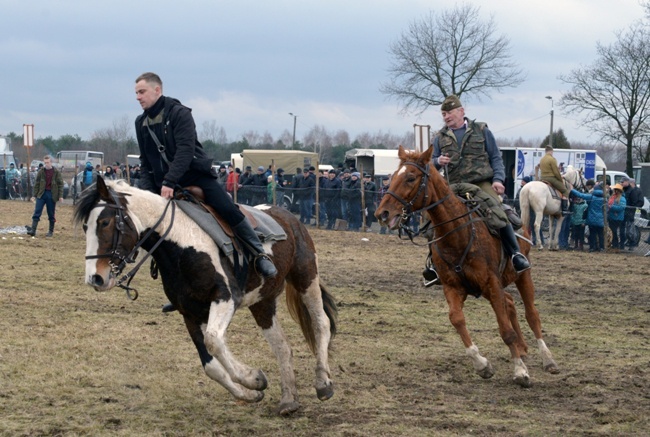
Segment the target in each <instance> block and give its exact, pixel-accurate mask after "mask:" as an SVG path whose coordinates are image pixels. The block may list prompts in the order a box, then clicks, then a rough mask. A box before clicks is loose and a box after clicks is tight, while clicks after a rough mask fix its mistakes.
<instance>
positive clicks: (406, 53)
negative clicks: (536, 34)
mask: <svg viewBox="0 0 650 437" xmlns="http://www.w3.org/2000/svg"><path fill="white" fill-rule="evenodd" d="M479 11H480V8H479V7H477V6H472V5H467V4H465V5H457V6H456V7H454V8H453V9H450V10H445V11H443V12H442V13H441V14H440V15H435V14H434V13H433V12H431V13H429V15H428V16H427V17H425V18H423V19H422V20H421V21H415V22H413V23H412V24H411V25H410V26H409V29H408V30H407V31H406V32H404V33H403V34H402V35H401V37H400V38H399V39H398V40H397V41H395V42H394V43H392V44H391V45H390V48H389V53H390V55H392V58H393V61H392V64H391V67H390V68H389V70H388V72H389V74H390V77H391V79H390V82H388V83H385V84H383V85H382V86H381V87H380V91H381V92H382V93H383V94H386V95H388V96H389V97H392V98H394V99H396V100H397V101H398V102H401V104H402V105H403V107H402V113H409V112H415V113H418V114H421V113H422V112H424V111H425V110H426V109H427V108H428V107H430V106H438V105H440V104H441V103H442V101H443V100H444V99H445V97H447V96H448V95H450V94H456V95H457V96H461V95H467V96H477V97H479V98H480V97H481V96H488V95H489V94H490V93H491V92H492V91H494V90H497V91H500V90H503V89H504V88H508V87H515V86H517V85H519V84H520V83H522V82H523V81H524V79H525V75H524V74H523V73H522V70H520V69H519V68H518V66H517V64H516V63H515V62H514V61H512V58H511V55H510V41H509V39H508V38H507V37H506V36H504V35H501V36H498V35H496V32H497V29H496V24H495V22H494V18H493V17H491V18H490V20H489V21H487V22H483V21H481V20H480V19H479Z"/></svg>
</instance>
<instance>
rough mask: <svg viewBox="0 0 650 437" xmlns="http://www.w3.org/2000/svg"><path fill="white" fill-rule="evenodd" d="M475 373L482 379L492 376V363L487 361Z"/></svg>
mask: <svg viewBox="0 0 650 437" xmlns="http://www.w3.org/2000/svg"><path fill="white" fill-rule="evenodd" d="M476 373H478V375H479V376H480V377H481V378H483V379H490V378H492V377H493V376H494V369H493V368H492V364H490V363H489V362H488V364H487V366H485V367H483V368H482V369H481V370H478V371H477V372H476Z"/></svg>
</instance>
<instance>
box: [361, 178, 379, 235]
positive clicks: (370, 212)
mask: <svg viewBox="0 0 650 437" xmlns="http://www.w3.org/2000/svg"><path fill="white" fill-rule="evenodd" d="M363 191H364V195H363V196H364V197H363V201H364V206H365V210H364V214H365V217H366V226H368V227H370V225H371V224H372V222H373V221H376V219H375V210H376V209H377V204H376V203H375V199H376V198H377V185H376V184H375V183H374V182H373V180H372V176H371V175H369V174H368V173H366V174H364V175H363Z"/></svg>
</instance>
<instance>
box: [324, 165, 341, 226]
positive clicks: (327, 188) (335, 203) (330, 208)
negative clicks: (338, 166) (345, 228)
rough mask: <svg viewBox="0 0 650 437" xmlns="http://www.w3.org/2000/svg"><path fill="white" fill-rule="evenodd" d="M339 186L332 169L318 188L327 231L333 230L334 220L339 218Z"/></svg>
mask: <svg viewBox="0 0 650 437" xmlns="http://www.w3.org/2000/svg"><path fill="white" fill-rule="evenodd" d="M341 186H342V184H341V180H340V179H339V178H337V177H336V170H334V169H332V170H330V171H329V172H328V173H327V179H325V180H324V181H323V184H322V185H321V187H320V189H321V190H320V197H321V199H324V200H325V211H326V213H327V229H334V225H335V223H336V219H338V218H341Z"/></svg>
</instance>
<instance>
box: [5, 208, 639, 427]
mask: <svg viewBox="0 0 650 437" xmlns="http://www.w3.org/2000/svg"><path fill="white" fill-rule="evenodd" d="M32 208H33V205H32V204H31V203H29V202H15V201H14V202H12V201H0V228H4V229H6V228H13V229H19V228H16V227H17V226H18V227H19V226H20V225H24V224H26V223H28V222H29V221H30V216H31V213H32ZM71 213H72V207H71V206H69V205H60V207H59V211H58V218H59V224H58V225H57V229H56V234H55V237H54V238H52V239H46V238H44V236H43V233H42V232H41V233H39V234H38V235H37V238H34V239H32V238H27V237H26V236H25V235H21V234H12V233H9V234H1V235H0V260H1V263H0V264H1V271H2V273H1V274H0V435H12V436H14V435H25V436H32V435H274V436H279V435H328V436H330V435H341V436H377V435H405V436H413V435H539V436H546V435H642V434H647V433H648V429H649V426H650V418H649V415H648V411H650V285H649V284H650V273H649V271H650V269H649V267H650V257H649V258H644V257H640V256H635V255H631V254H627V253H625V254H609V253H603V254H588V253H576V252H548V251H543V252H537V251H535V252H534V253H533V254H532V255H531V260H532V262H533V265H534V269H533V278H534V281H535V284H536V297H537V306H538V309H539V311H540V314H541V318H542V324H543V328H544V333H545V339H546V342H547V345H548V346H549V348H550V349H551V351H552V352H553V354H554V356H555V359H556V361H557V363H558V365H559V366H560V369H561V372H560V373H559V374H557V375H550V374H547V373H545V372H544V371H543V369H542V367H541V360H540V359H539V357H538V355H537V349H536V345H535V342H534V338H533V336H532V333H531V332H530V330H529V329H528V328H527V325H526V324H525V320H524V318H523V308H522V305H521V302H520V300H519V299H518V296H517V297H516V301H517V307H518V310H519V311H520V321H521V323H522V327H523V328H524V333H525V335H526V339H527V341H528V343H529V350H530V355H529V357H528V359H527V361H526V363H527V365H528V368H529V372H530V375H531V378H532V382H533V385H532V387H531V388H527V389H524V388H521V387H518V386H516V385H514V384H513V382H512V381H511V379H512V364H511V362H510V359H509V352H508V349H507V347H506V346H505V345H504V344H503V343H502V341H501V339H500V337H499V335H498V331H497V325H496V321H495V319H494V314H493V312H492V311H491V309H490V307H489V305H488V303H487V301H485V300H483V299H474V298H469V299H468V301H467V304H466V311H465V313H466V316H467V319H468V327H469V329H470V331H471V334H472V336H473V340H474V342H475V343H476V344H477V345H478V347H479V348H480V350H481V352H482V353H483V355H484V356H486V357H487V358H488V359H489V360H490V361H491V362H492V365H493V366H494V368H495V371H496V373H495V375H494V377H493V378H491V379H489V380H483V379H481V378H480V377H479V376H478V375H476V373H475V372H474V371H473V368H472V365H471V363H470V362H469V360H468V358H466V357H465V353H464V350H463V346H462V343H461V342H460V339H459V337H458V335H457V334H456V332H455V330H454V329H453V327H452V326H451V325H450V323H449V320H448V317H447V307H446V303H445V300H444V297H443V295H442V291H441V289H440V288H439V287H433V288H428V289H425V288H424V287H422V285H421V282H420V271H421V269H422V263H423V260H424V254H425V250H426V249H425V248H423V247H417V246H414V245H412V244H411V243H410V242H408V241H400V240H399V239H398V238H397V237H396V236H384V235H379V234H377V233H375V232H370V233H347V232H336V231H324V230H318V229H315V228H310V232H311V234H312V236H313V238H314V240H315V242H316V246H317V250H318V254H319V263H320V269H321V273H322V277H323V280H324V282H325V284H326V285H327V287H328V289H329V291H330V292H331V293H332V294H333V295H334V296H335V298H336V302H337V303H338V306H339V331H338V334H337V336H336V338H335V339H334V345H333V352H332V357H331V359H330V365H331V368H332V373H333V374H332V378H333V380H334V381H335V384H336V393H335V395H334V397H333V398H332V399H330V400H328V401H326V402H320V401H318V400H317V399H316V396H315V391H314V389H313V388H312V386H311V384H312V379H313V366H314V360H313V357H312V356H311V354H310V352H309V350H308V348H307V346H306V344H305V342H304V341H303V340H302V338H301V336H300V334H299V330H298V328H297V326H296V324H295V323H294V322H293V321H292V320H291V319H290V317H289V316H288V315H287V314H286V311H284V304H283V303H282V305H281V307H282V308H283V309H282V311H283V312H282V320H283V325H284V328H285V331H286V333H287V335H288V336H289V338H290V341H291V344H292V347H293V349H294V359H295V366H296V379H297V383H298V388H299V392H300V396H301V403H302V408H301V410H299V411H298V412H297V413H296V414H294V415H293V416H291V417H289V418H280V417H278V416H277V415H276V414H275V407H276V406H277V403H278V402H279V384H278V369H277V365H276V364H275V360H274V357H273V356H272V354H271V352H270V349H269V348H268V346H267V345H266V343H265V341H264V339H263V337H262V335H261V334H260V333H259V332H258V331H257V330H256V328H255V325H254V323H253V321H252V318H251V317H250V314H249V313H248V312H247V311H246V310H242V311H240V312H238V313H237V315H236V316H235V321H234V322H233V324H232V326H231V327H230V329H229V341H230V344H231V346H232V349H233V351H234V352H235V353H236V354H237V355H238V356H240V358H241V359H242V361H244V362H246V363H248V364H251V365H254V366H258V367H260V368H262V369H263V370H264V371H265V372H266V375H267V377H268V379H269V382H270V387H269V389H268V390H267V395H266V397H265V399H264V400H263V401H262V402H260V403H258V404H254V405H248V404H243V403H241V402H237V401H235V400H234V399H233V398H232V397H231V396H230V395H229V394H228V393H227V392H226V391H225V390H224V389H223V388H221V387H220V386H219V385H218V384H217V383H215V382H214V381H212V380H210V379H209V378H208V377H207V376H205V375H204V373H203V371H202V369H201V366H200V362H199V359H198V356H197V354H196V352H195V349H194V347H193V346H192V344H191V342H190V340H189V336H188V335H187V333H186V331H185V328H184V325H183V324H182V320H181V318H180V316H179V315H178V314H174V313H172V314H162V313H161V312H160V307H161V305H162V304H163V303H165V299H164V296H163V293H162V290H161V288H160V283H159V281H153V280H152V279H151V278H149V277H148V275H147V271H146V269H142V271H141V273H139V274H138V276H137V277H136V278H135V279H134V281H133V285H134V286H136V288H138V290H139V292H140V298H139V299H138V300H137V301H135V302H131V301H129V300H127V299H126V297H125V296H124V293H123V292H122V291H121V290H120V291H117V290H113V291H110V292H107V293H97V292H94V291H93V290H92V289H90V288H89V287H87V286H85V285H83V272H84V260H83V254H84V245H85V241H84V238H83V234H82V232H81V230H79V229H73V228H72V225H71V222H70V218H71ZM513 293H514V294H516V290H513Z"/></svg>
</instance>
